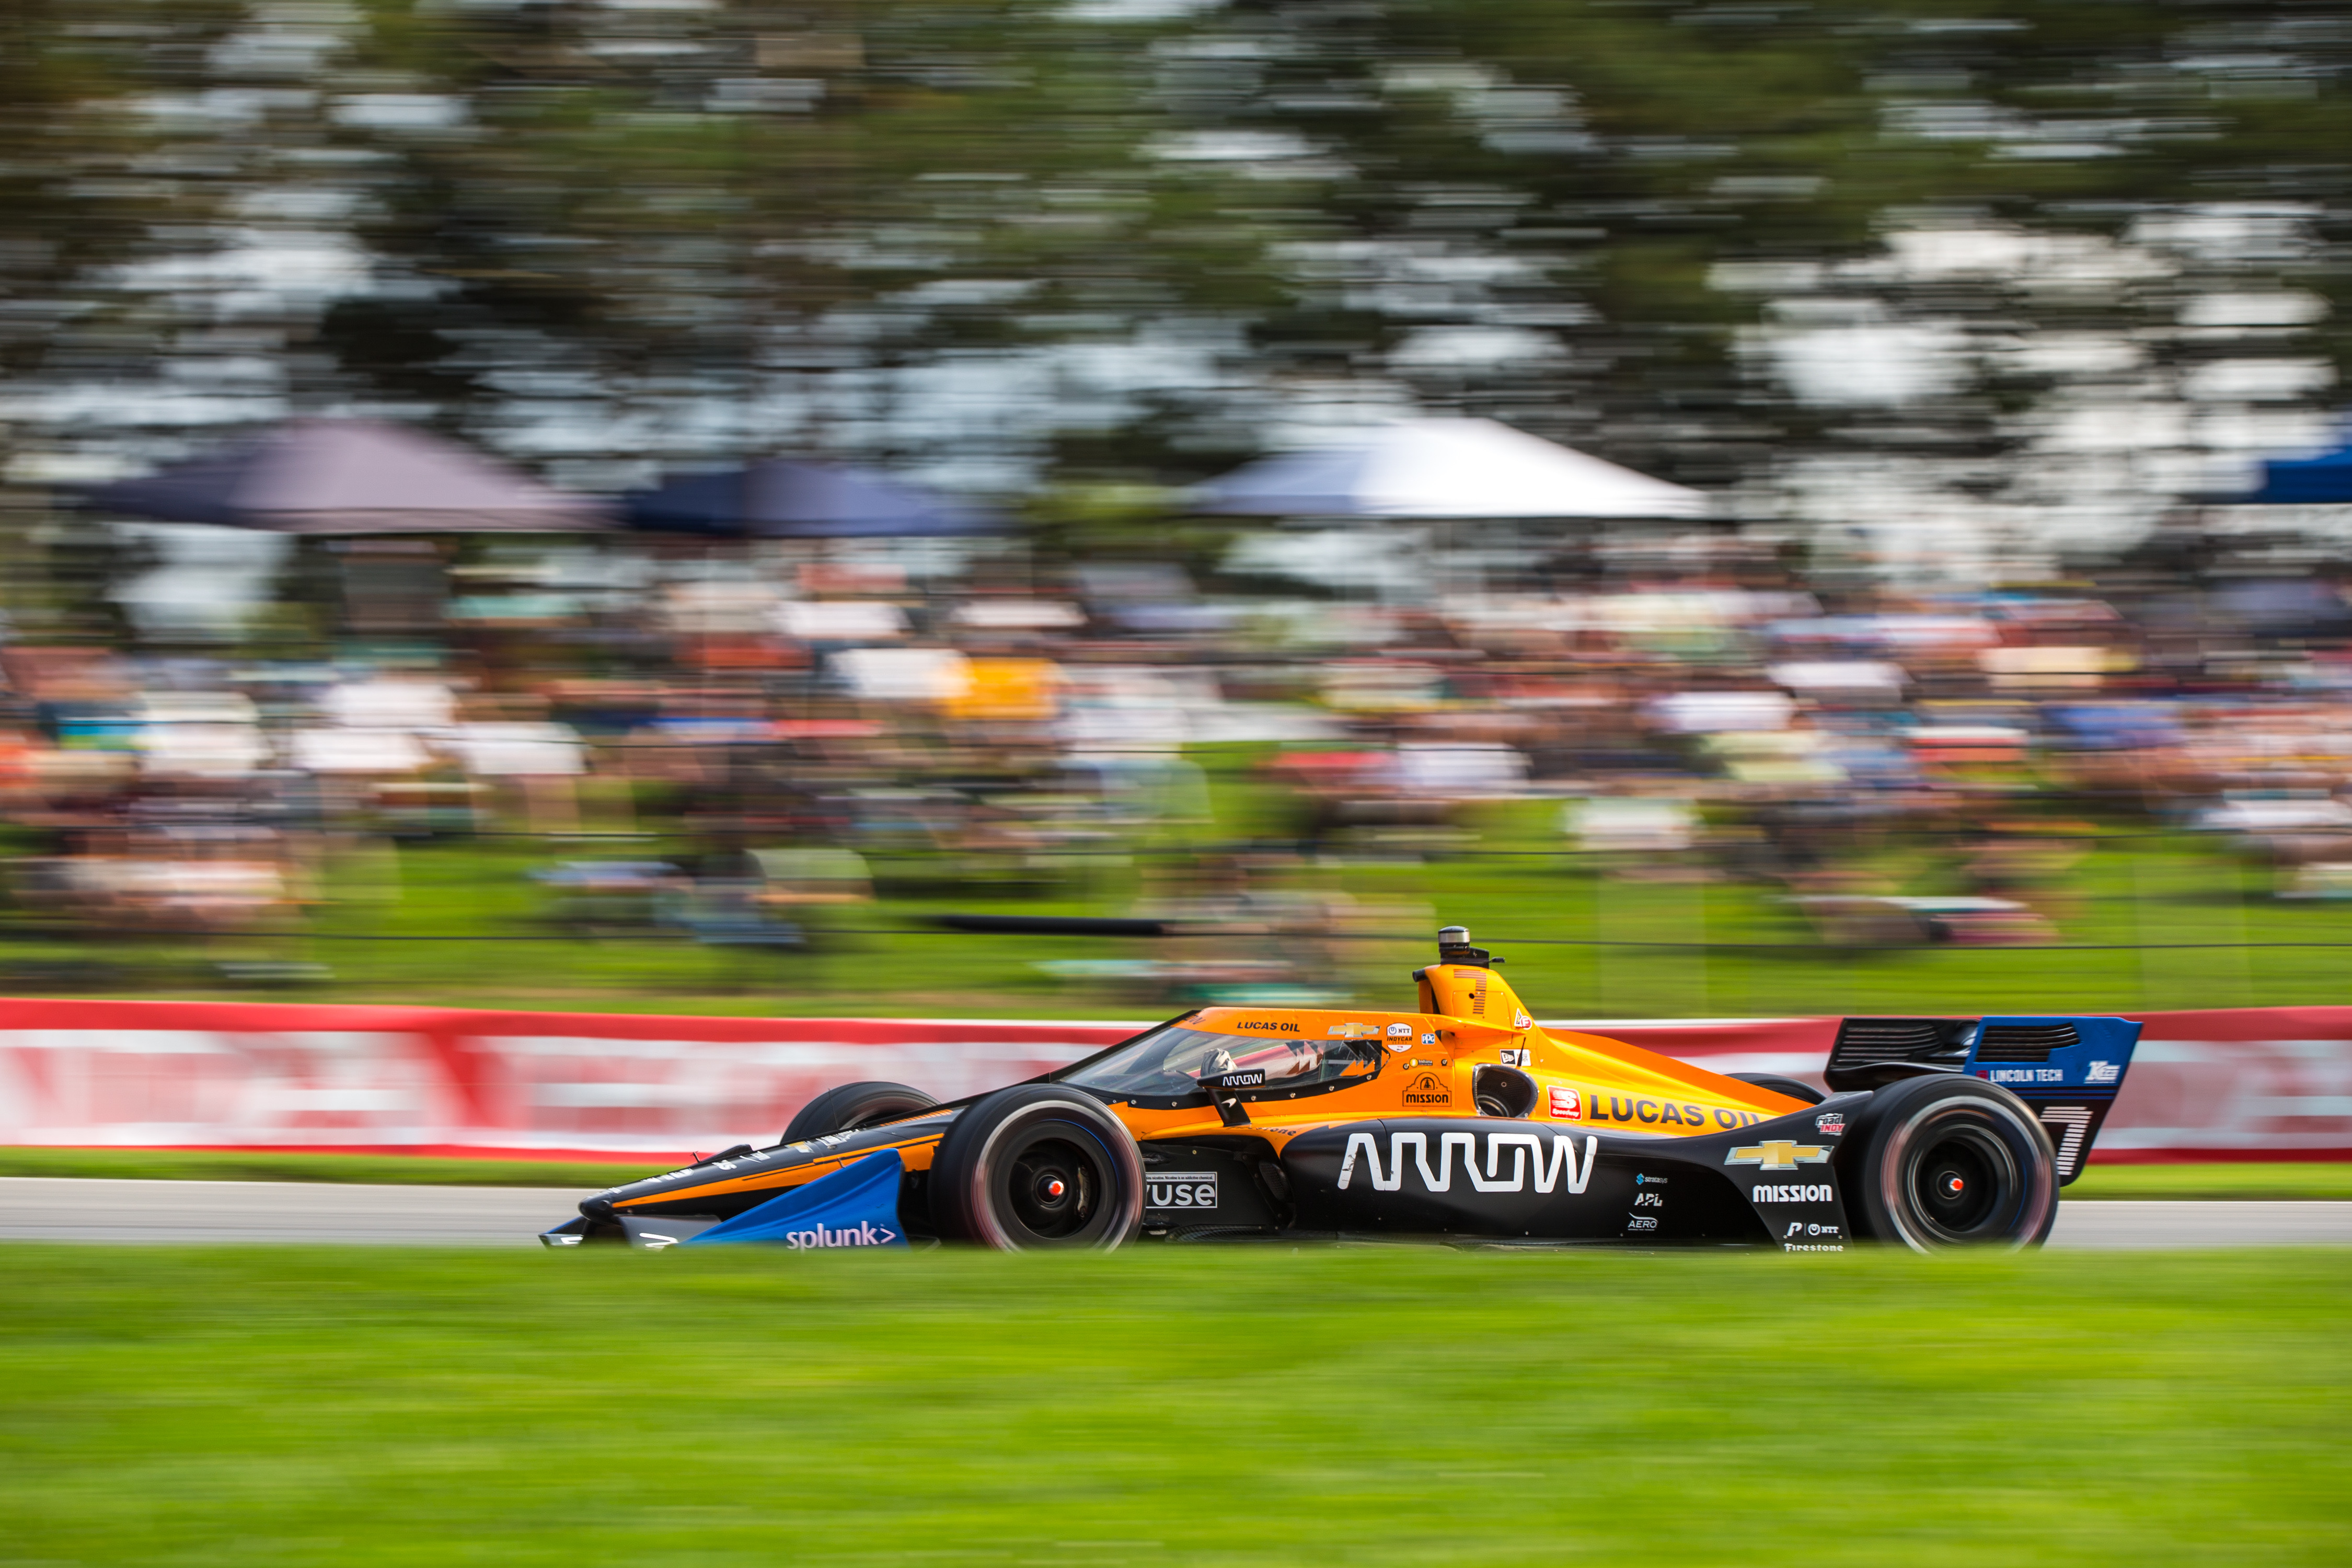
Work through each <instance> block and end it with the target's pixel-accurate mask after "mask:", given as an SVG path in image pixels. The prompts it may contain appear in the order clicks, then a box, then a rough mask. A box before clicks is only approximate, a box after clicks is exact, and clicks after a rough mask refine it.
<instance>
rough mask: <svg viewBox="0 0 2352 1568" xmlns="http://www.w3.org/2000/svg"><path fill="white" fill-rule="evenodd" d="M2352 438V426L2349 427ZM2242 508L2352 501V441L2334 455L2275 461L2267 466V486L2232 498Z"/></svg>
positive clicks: (2339, 448) (2265, 477)
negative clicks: (2255, 504)
mask: <svg viewBox="0 0 2352 1568" xmlns="http://www.w3.org/2000/svg"><path fill="white" fill-rule="evenodd" d="M2345 435H2346V436H2347V437H2352V423H2347V425H2346V426H2345ZM2230 499H2231V500H2232V501H2235V502H2237V503H2239V504H2246V503H2257V504H2267V505H2272V506H2325V505H2327V504H2330V503H2332V502H2336V501H2347V500H2352V439H2347V441H2346V443H2345V445H2343V446H2341V447H2336V450H2334V451H2333V452H2322V453H2321V454H2320V455H2319V456H2317V457H2315V458H2291V459H2290V458H2273V459H2272V460H2271V461H2269V462H2266V463H2264V464H2263V482H2262V485H2261V486H2260V488H2258V489H2255V490H2254V491H2253V493H2252V494H2251V495H2242V496H2233V497H2231V498H2230Z"/></svg>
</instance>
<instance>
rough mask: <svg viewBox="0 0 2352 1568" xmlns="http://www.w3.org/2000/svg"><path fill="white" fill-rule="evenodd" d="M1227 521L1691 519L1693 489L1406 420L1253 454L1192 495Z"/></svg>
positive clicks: (1456, 422) (1698, 512)
mask: <svg viewBox="0 0 2352 1568" xmlns="http://www.w3.org/2000/svg"><path fill="white" fill-rule="evenodd" d="M1195 496H1196V500H1197V502H1198V504H1199V505H1200V507H1201V510H1203V511H1206V512H1211V513H1214V514H1218V515H1222V516H1228V517H1348V518H1399V519H1428V520H1433V521H1435V520H1449V519H1465V520H1466V519H1472V518H1519V519H1534V518H1574V517H1582V518H1628V519H1631V518H1700V517H1705V516H1706V514H1707V511H1708V510H1709V508H1708V502H1707V498H1706V496H1705V495H1703V494H1701V493H1700V492H1699V491H1697V490H1694V489H1685V488H1684V487H1683V486H1681V485H1675V484H1668V483H1667V482H1666V481H1665V480H1664V479H1652V478H1650V477H1649V476H1648V475H1647V474H1637V473H1635V472H1634V471H1633V469H1631V468H1620V467H1618V466H1617V465H1616V464H1614V463H1610V462H1604V461H1602V460H1601V458H1594V457H1589V456H1587V455H1586V454H1584V453H1582V452H1578V451H1573V450H1571V449H1570V448H1569V447H1562V446H1559V445H1557V444H1556V443H1554V442H1550V441H1547V440H1544V439H1543V438H1541V437H1536V436H1530V435H1528V434H1527V433H1526V432H1524V431H1520V430H1514V429H1512V428H1511V427H1510V426H1507V425H1499V424H1496V422H1495V421H1494V420H1492V419H1410V420H1404V421H1401V422H1399V423H1397V424H1393V425H1387V426H1377V427H1375V428H1372V429H1370V430H1367V431H1365V432H1363V433H1362V434H1361V435H1360V436H1359V437H1355V438H1353V439H1351V440H1349V442H1347V443H1345V444H1343V445H1339V446H1334V447H1324V448H1319V449H1317V450H1313V451H1305V452H1290V453H1284V454H1280V455H1278V456H1276V457H1271V458H1260V459H1259V460H1258V461H1256V462H1254V463H1250V464H1248V465H1246V466H1244V467H1243V468H1237V469H1235V470H1234V472H1232V473H1230V474H1227V475H1226V476H1225V477H1224V478H1223V479H1213V480H1211V481H1210V482H1209V483H1208V484H1206V485H1203V486H1202V487H1201V488H1200V489H1199V490H1198V491H1197V492H1195Z"/></svg>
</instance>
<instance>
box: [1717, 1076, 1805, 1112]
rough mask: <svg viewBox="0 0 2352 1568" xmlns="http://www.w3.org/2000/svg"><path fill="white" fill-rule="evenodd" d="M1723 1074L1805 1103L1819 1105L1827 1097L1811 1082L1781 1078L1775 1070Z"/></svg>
mask: <svg viewBox="0 0 2352 1568" xmlns="http://www.w3.org/2000/svg"><path fill="white" fill-rule="evenodd" d="M1724 1076H1725V1077H1726V1078H1728V1079H1733V1080H1734V1081H1736V1082H1738V1083H1752V1084H1754V1085H1755V1086H1756V1087H1757V1088H1759V1089H1770V1090H1771V1091H1772V1092H1773V1093H1774V1094H1785V1095H1787V1096H1788V1097H1789V1098H1790V1100H1803V1101H1804V1102H1805V1103H1806V1104H1807V1105H1819V1104H1820V1103H1821V1102H1822V1100H1826V1099H1828V1098H1829V1097H1828V1096H1827V1095H1825V1094H1823V1093H1822V1091H1821V1090H1820V1089H1815V1088H1814V1087H1813V1086H1812V1085H1811V1084H1809V1083H1801V1082H1800V1081H1798V1080H1797V1079H1793V1078H1782V1077H1781V1076H1780V1074H1779V1073H1776V1072H1735V1073H1726V1074H1725V1075H1724Z"/></svg>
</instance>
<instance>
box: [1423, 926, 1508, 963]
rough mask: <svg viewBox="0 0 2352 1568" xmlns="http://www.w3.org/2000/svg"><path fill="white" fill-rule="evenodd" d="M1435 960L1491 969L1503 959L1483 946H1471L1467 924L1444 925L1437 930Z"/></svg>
mask: <svg viewBox="0 0 2352 1568" xmlns="http://www.w3.org/2000/svg"><path fill="white" fill-rule="evenodd" d="M1437 962H1438V963H1464V964H1469V965H1472V966H1474V967H1475V968H1479V969H1492V968H1493V967H1494V966H1495V965H1496V964H1498V963H1502V962H1503V961H1502V960H1501V959H1499V958H1496V957H1495V956H1494V955H1493V954H1492V953H1489V952H1487V951H1486V949H1485V948H1483V947H1472V946H1471V945H1470V928H1469V927H1468V926H1444V927H1441V928H1439V930H1438V932H1437Z"/></svg>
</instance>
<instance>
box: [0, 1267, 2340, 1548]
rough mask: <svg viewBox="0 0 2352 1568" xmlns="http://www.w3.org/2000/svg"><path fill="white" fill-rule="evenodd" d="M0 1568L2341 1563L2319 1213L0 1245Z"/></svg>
mask: <svg viewBox="0 0 2352 1568" xmlns="http://www.w3.org/2000/svg"><path fill="white" fill-rule="evenodd" d="M6 1258H7V1263H8V1275H9V1279H10V1289H9V1293H8V1310H7V1311H6V1312H5V1314H0V1386H5V1387H6V1388H7V1389H8V1391H9V1392H8V1395H7V1397H6V1399H5V1402H0V1503H5V1508H6V1515H7V1519H8V1526H7V1529H6V1531H5V1536H0V1561H5V1562H11V1563H35V1562H40V1563H64V1562H79V1563H139V1564H142V1565H179V1564H189V1565H195V1564H205V1565H212V1564H218V1565H221V1568H268V1565H270V1564H278V1563H285V1564H303V1565H306V1568H307V1565H309V1564H313V1563H330V1562H331V1563H338V1564H347V1565H368V1564H380V1563H404V1564H405V1563H416V1564H433V1565H436V1568H438V1565H441V1564H465V1563H495V1564H499V1565H501V1568H504V1565H530V1564H540V1563H545V1564H550V1565H554V1564H562V1565H563V1568H574V1565H577V1564H597V1563H626V1564H630V1565H632V1568H636V1565H644V1568H667V1565H670V1564H677V1565H679V1568H686V1565H692V1568H707V1565H708V1564H709V1563H718V1562H728V1561H741V1562H759V1563H769V1562H778V1561H788V1560H803V1559H805V1560H811V1561H822V1562H825V1563H901V1562H906V1561H908V1560H910V1559H912V1560H936V1561H944V1562H955V1563H965V1562H971V1563H1072V1564H1078V1563H1086V1564H1092V1563H1122V1562H1123V1563H1178V1562H1183V1563H1194V1562H1202V1561H1215V1562H1220V1563H1268V1564H1272V1563H1283V1564H1290V1563H1349V1564H1389V1563H1412V1564H1422V1563H1444V1564H1454V1563H1543V1564H1555V1563H1623V1564H1643V1565H1648V1564H1659V1563H1704V1564H1717V1563H1723V1564H1730V1563H1807V1564H1839V1563H1855V1564H1871V1565H1873V1568H1876V1565H1879V1564H1884V1563H1905V1564H1953V1565H1955V1568H1960V1565H1966V1568H1979V1565H1980V1564H1983V1563H2004V1564H2008V1563H2048V1564H2053V1565H2060V1564H2063V1565H2069V1568H2071V1565H2074V1564H2079V1563H2130V1564H2134V1565H2139V1564H2166V1563H2183V1564H2186V1563H2197V1564H2203V1563H2214V1562H2228V1563H2331V1564H2332V1563H2340V1562H2341V1561H2343V1557H2344V1551H2345V1543H2346V1542H2347V1540H2352V1342H2347V1340H2346V1338H2345V1336H2344V1334H2343V1332H2342V1303H2343V1301H2344V1300H2345V1299H2346V1296H2347V1291H2352V1253H2345V1252H2339V1251H2333V1250H2312V1251H2305V1252H2296V1253H2284V1252H2281V1253H2238V1254H2229V1255H2212V1254H2208V1255H2199V1256H2179V1255H2161V1254H2147V1255H2118V1254H2090V1253H2083V1254H2074V1255H2062V1254H2042V1255H2036V1256H2031V1257H2018V1258H1961V1259H1933V1260H1924V1259H1916V1258H1910V1257H1907V1256H1899V1257H1898V1256H1891V1255H1886V1256H1853V1255H1850V1256H1847V1257H1843V1258H1784V1257H1775V1256H1760V1257H1759V1256H1753V1255H1745V1256H1733V1255H1724V1254H1705V1255H1696V1256H1690V1255H1685V1256H1661V1257H1627V1256H1622V1255H1594V1254H1572V1255H1563V1254H1546V1255H1517V1256H1501V1255H1493V1254H1461V1253H1453V1252H1445V1251H1438V1250H1419V1249H1402V1248H1393V1249H1392V1248H1380V1249H1363V1250H1342V1251H1330V1250H1323V1251H1306V1252H1300V1253H1292V1252H1289V1251H1286V1250H1283V1251H1276V1250H1271V1249H1269V1250H1236V1251H1232V1252H1216V1251H1209V1250H1197V1251H1154V1252H1151V1253H1149V1254H1142V1253H1136V1254H1124V1255H1121V1256H1118V1257H1117V1258H1095V1257H1085V1258H1038V1257H1014V1258H1006V1257H998V1256H988V1255H969V1254H937V1253H934V1254H921V1255H903V1254H902V1255H896V1256H872V1255H868V1256H862V1257H858V1256H853V1257H817V1258H803V1257H795V1256H790V1255H779V1254H775V1253H766V1252H760V1253H751V1252H737V1253H717V1254H712V1255H709V1256H701V1255H694V1254H684V1255H677V1254H672V1255H665V1256H659V1257H647V1256H646V1255H643V1254H631V1253H621V1254H617V1255H614V1254H585V1255H581V1254H564V1255H555V1254H541V1253H526V1252H515V1253H469V1254H457V1253H434V1252H410V1251H392V1250H382V1251H378V1250H373V1249H368V1248H360V1247H350V1248H341V1249H327V1248H320V1249H315V1250H303V1249H287V1248H266V1249H249V1250H229V1249H219V1250H202V1249H174V1248H138V1249H131V1248H121V1249H117V1248H102V1247H86V1248H68V1247H11V1248H10V1249H8V1251H7V1253H6Z"/></svg>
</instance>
